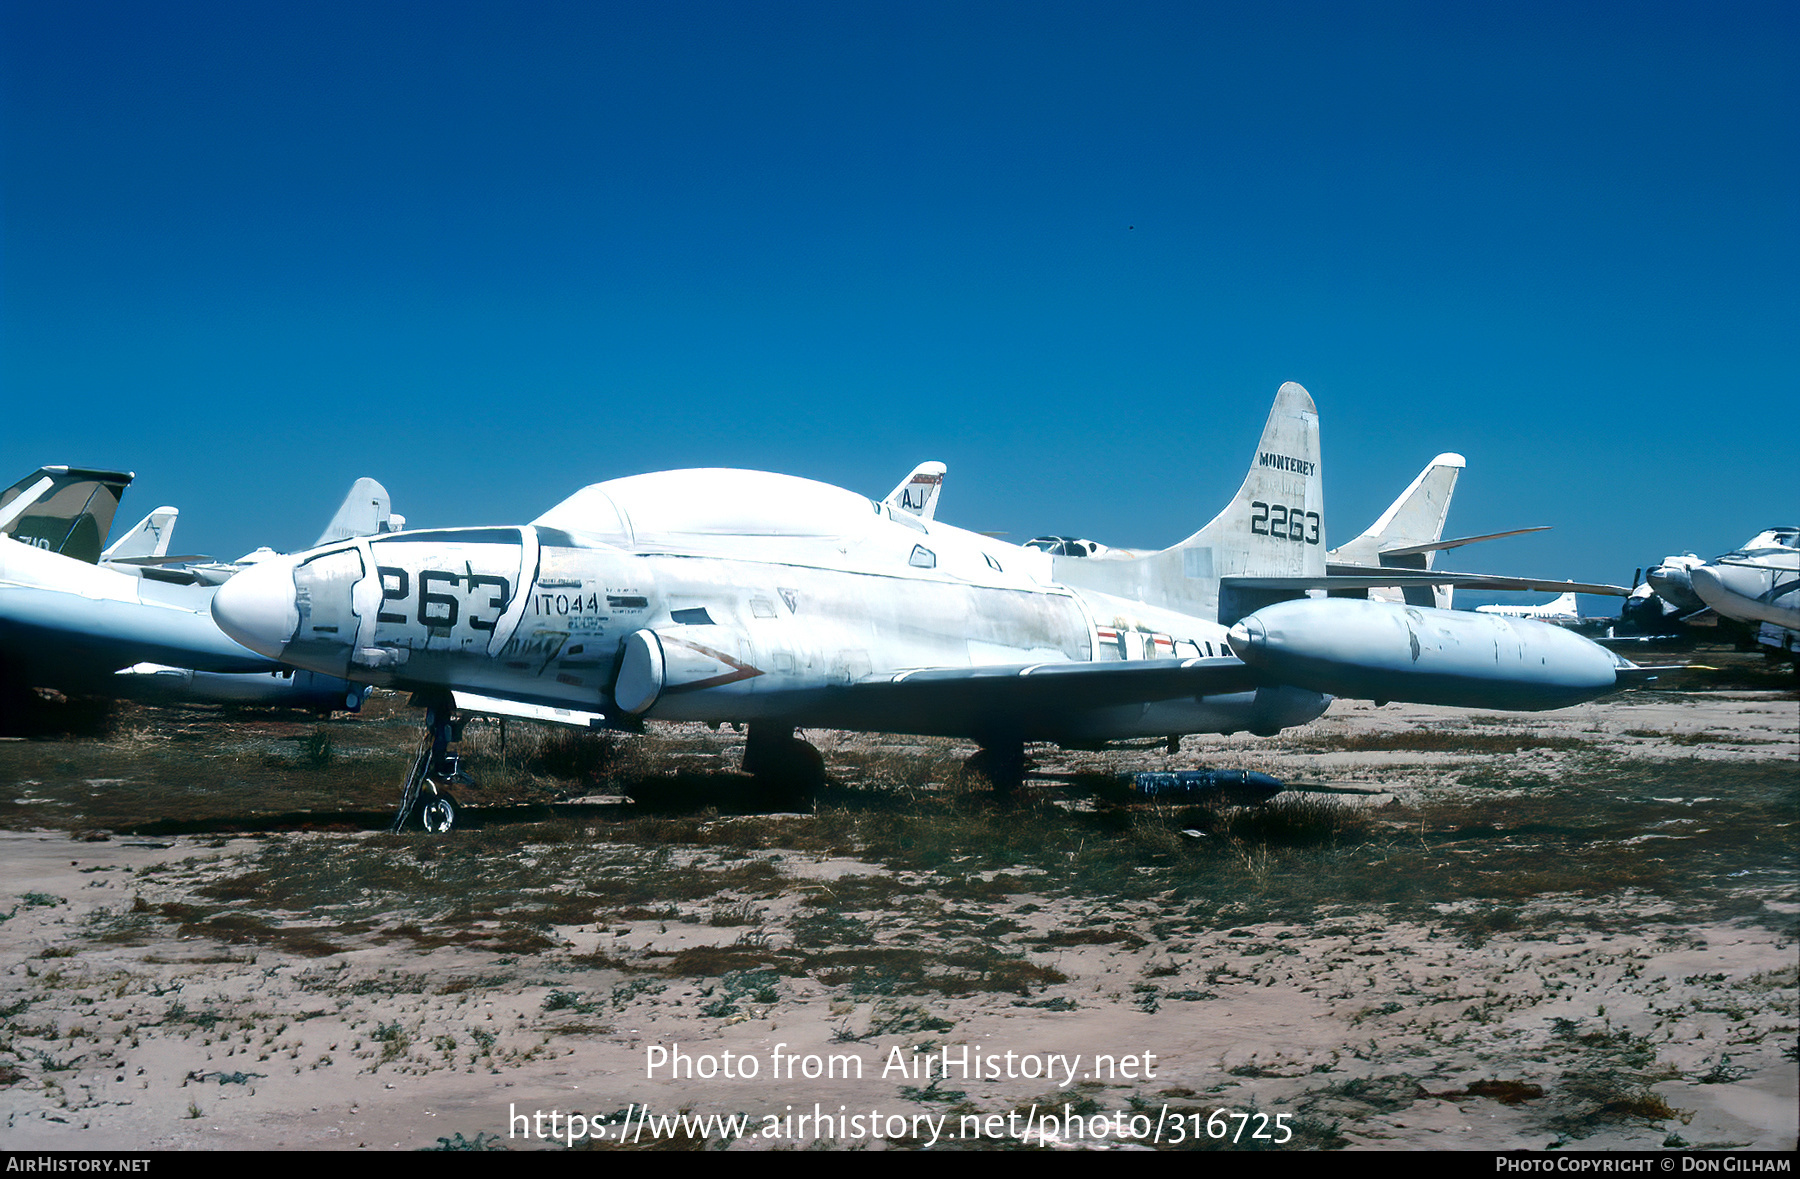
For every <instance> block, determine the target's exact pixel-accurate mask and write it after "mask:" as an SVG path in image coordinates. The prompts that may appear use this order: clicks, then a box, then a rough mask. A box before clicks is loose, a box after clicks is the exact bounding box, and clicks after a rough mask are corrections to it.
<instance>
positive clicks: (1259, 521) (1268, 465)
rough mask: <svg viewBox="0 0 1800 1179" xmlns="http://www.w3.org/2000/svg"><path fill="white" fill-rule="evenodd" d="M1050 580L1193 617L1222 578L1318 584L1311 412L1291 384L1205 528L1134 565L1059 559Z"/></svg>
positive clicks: (1308, 399) (1321, 500) (1321, 499)
mask: <svg viewBox="0 0 1800 1179" xmlns="http://www.w3.org/2000/svg"><path fill="white" fill-rule="evenodd" d="M1053 569H1054V575H1055V576H1056V578H1057V579H1058V580H1060V581H1063V582H1065V583H1066V584H1069V585H1074V586H1081V587H1087V588H1092V589H1096V590H1101V591H1103V592H1105V593H1108V594H1114V595H1117V596H1120V597H1125V598H1132V599H1135V600H1137V601H1141V602H1146V603H1149V604H1151V605H1155V606H1160V607H1163V608H1165V609H1170V610H1178V611H1180V612H1182V613H1184V614H1189V615H1193V616H1196V617H1201V618H1215V617H1217V613H1218V607H1219V579H1220V578H1221V577H1263V578H1268V577H1323V576H1324V575H1325V491H1324V481H1323V479H1322V477H1321V471H1320V450H1319V411H1318V409H1317V408H1316V407H1315V406H1314V405H1313V399H1312V396H1311V395H1310V394H1309V393H1307V391H1306V390H1305V389H1303V388H1301V387H1300V386H1299V385H1298V384H1296V383H1294V382H1293V381H1289V382H1288V383H1287V384H1285V385H1283V386H1281V389H1280V390H1279V391H1278V392H1277V393H1276V394H1275V403H1274V405H1272V406H1271V407H1270V408H1269V417H1268V421H1267V422H1266V423H1265V424H1264V425H1263V432H1262V437H1261V439H1260V440H1258V442H1257V444H1256V450H1255V452H1254V453H1253V454H1252V455H1251V458H1250V469H1249V471H1248V472H1247V473H1246V474H1245V476H1244V482H1243V484H1242V486H1240V487H1239V488H1238V491H1237V494H1236V495H1235V496H1233V497H1232V499H1231V502H1230V503H1229V504H1228V505H1226V507H1225V510H1224V511H1222V512H1220V513H1219V514H1218V515H1217V516H1215V517H1213V519H1212V521H1211V522H1210V523H1208V524H1207V525H1206V526H1205V527H1204V528H1202V529H1200V530H1199V531H1198V532H1196V533H1194V534H1193V535H1192V536H1190V537H1188V538H1187V539H1186V540H1184V541H1182V542H1181V543H1180V544H1177V545H1174V546H1173V547H1171V548H1167V549H1164V550H1162V551H1161V552H1158V553H1152V554H1150V555H1149V556H1146V557H1140V558H1137V559H1135V560H1107V561H1094V560H1087V559H1083V558H1079V557H1058V558H1056V559H1055V564H1054V566H1053Z"/></svg>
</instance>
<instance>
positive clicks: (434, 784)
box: [389, 703, 475, 835]
mask: <svg viewBox="0 0 1800 1179" xmlns="http://www.w3.org/2000/svg"><path fill="white" fill-rule="evenodd" d="M465 723H466V722H464V721H463V720H462V719H461V718H459V717H457V716H456V715H455V710H454V709H453V708H452V707H451V706H450V705H449V704H448V703H440V704H429V705H426V707H425V740H424V741H423V742H421V743H420V746H419V755H418V756H417V757H416V758H414V759H413V766H412V772H411V773H409V774H407V776H406V787H405V789H404V790H402V791H401V794H400V809H399V811H398V812H396V813H395V815H394V825H393V826H392V827H390V828H389V830H391V831H393V832H394V833H395V834H398V833H400V832H401V831H404V830H406V825H407V824H408V823H409V822H411V821H412V820H413V819H414V818H417V820H418V822H419V825H420V826H421V827H423V828H424V829H425V830H427V831H429V832H431V833H432V834H434V835H442V834H444V833H445V832H447V831H450V830H451V829H453V828H454V827H455V826H456V821H457V819H458V817H460V815H461V814H462V806H461V804H460V803H458V802H457V801H456V798H455V796H453V795H452V794H451V793H450V787H452V786H473V785H474V784H475V779H473V778H471V777H470V776H469V775H468V772H467V771H465V770H464V769H463V768H462V758H461V757H459V756H458V755H457V754H454V753H451V752H450V746H452V745H454V744H456V743H457V742H459V741H461V740H462V731H463V725H464V724H465Z"/></svg>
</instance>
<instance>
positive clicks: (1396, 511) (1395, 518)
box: [1326, 454, 1467, 610]
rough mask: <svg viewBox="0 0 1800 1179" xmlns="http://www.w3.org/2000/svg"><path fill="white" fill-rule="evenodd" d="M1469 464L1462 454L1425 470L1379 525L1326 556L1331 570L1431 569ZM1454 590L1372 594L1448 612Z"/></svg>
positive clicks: (1436, 588)
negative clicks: (1459, 482) (1452, 501)
mask: <svg viewBox="0 0 1800 1179" xmlns="http://www.w3.org/2000/svg"><path fill="white" fill-rule="evenodd" d="M1466 465H1467V460H1465V459H1464V458H1463V456H1462V455H1460V454H1440V455H1438V456H1437V457H1436V458H1434V459H1432V460H1431V462H1429V463H1428V464H1426V466H1425V469H1424V470H1423V471H1420V472H1419V476H1418V478H1416V479H1414V480H1413V481H1412V483H1411V484H1410V485H1408V487H1407V489H1406V490H1405V491H1403V492H1401V493H1400V498H1398V499H1396V500H1395V501H1394V502H1393V503H1391V504H1389V505H1388V509H1387V511H1385V512H1383V513H1381V515H1380V516H1379V517H1378V518H1377V519H1376V521H1375V523H1373V524H1371V525H1369V529H1368V531H1366V532H1364V533H1363V534H1362V535H1361V536H1359V537H1357V538H1356V539H1355V540H1352V541H1349V542H1348V543H1346V544H1344V545H1343V546H1342V547H1340V548H1336V549H1333V550H1331V552H1329V553H1327V554H1326V562H1327V564H1329V565H1331V566H1333V567H1334V568H1335V567H1340V566H1348V565H1355V566H1359V567H1370V568H1375V567H1379V568H1389V569H1413V570H1421V569H1429V568H1431V563H1432V560H1433V559H1434V558H1435V557H1436V556H1437V550H1436V549H1434V548H1432V547H1430V546H1433V545H1436V544H1437V543H1438V541H1439V540H1441V539H1442V538H1443V535H1444V519H1445V517H1446V516H1448V515H1449V514H1450V498H1451V496H1453V495H1455V494H1456V477H1457V476H1458V475H1460V474H1461V473H1462V469H1463V467H1464V466H1466ZM1451 593H1452V590H1451V587H1449V586H1422V585H1414V586H1407V587H1406V588H1405V589H1404V590H1403V591H1399V593H1398V594H1396V593H1395V592H1394V591H1383V592H1382V593H1380V594H1375V593H1373V592H1372V593H1371V595H1370V596H1372V597H1380V598H1381V599H1382V600H1384V601H1387V600H1394V599H1395V598H1396V597H1399V598H1403V599H1404V600H1405V601H1406V602H1408V603H1409V604H1411V605H1414V606H1436V607H1438V608H1439V609H1441V610H1448V609H1450V602H1451V597H1450V595H1451Z"/></svg>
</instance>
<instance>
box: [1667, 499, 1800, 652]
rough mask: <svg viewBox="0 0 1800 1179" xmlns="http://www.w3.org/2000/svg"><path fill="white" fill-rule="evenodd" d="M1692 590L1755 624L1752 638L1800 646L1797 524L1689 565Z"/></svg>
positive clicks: (1776, 646)
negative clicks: (1698, 563) (1702, 561)
mask: <svg viewBox="0 0 1800 1179" xmlns="http://www.w3.org/2000/svg"><path fill="white" fill-rule="evenodd" d="M1689 577H1690V579H1691V580H1692V584H1693V588H1694V592H1695V593H1696V594H1698V595H1699V596H1700V599H1701V601H1703V602H1705V603H1706V604H1707V606H1709V607H1711V608H1712V610H1713V612H1714V613H1716V614H1718V615H1719V616H1720V617H1721V618H1726V619H1730V620H1731V621H1733V622H1735V623H1737V624H1739V625H1740V626H1742V627H1745V628H1749V629H1754V631H1755V634H1756V642H1757V643H1758V644H1759V645H1760V646H1763V647H1766V648H1770V649H1772V650H1775V651H1781V652H1785V653H1788V654H1792V653H1794V652H1795V651H1796V650H1800V528H1771V529H1769V530H1768V531H1766V532H1761V533H1758V534H1757V535H1756V536H1754V537H1752V538H1750V540H1749V542H1748V543H1746V544H1745V545H1744V547H1743V548H1741V549H1737V550H1736V551H1734V552H1729V553H1726V554H1725V555H1724V556H1721V557H1714V558H1713V559H1712V560H1710V561H1708V562H1706V563H1705V564H1703V565H1698V566H1695V567H1694V568H1693V569H1691V570H1690V571H1689Z"/></svg>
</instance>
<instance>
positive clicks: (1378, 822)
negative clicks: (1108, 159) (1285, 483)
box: [0, 664, 1800, 1150]
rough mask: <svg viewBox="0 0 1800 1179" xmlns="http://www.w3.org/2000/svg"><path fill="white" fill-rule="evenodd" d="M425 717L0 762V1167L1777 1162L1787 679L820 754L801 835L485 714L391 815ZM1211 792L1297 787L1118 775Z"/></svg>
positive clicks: (730, 767) (788, 822) (69, 727)
mask: <svg viewBox="0 0 1800 1179" xmlns="http://www.w3.org/2000/svg"><path fill="white" fill-rule="evenodd" d="M73 713H74V710H71V714H73ZM415 725H416V720H415V719H414V718H413V716H412V715H411V714H410V713H408V712H407V711H406V710H405V709H404V708H403V707H402V702H401V701H400V700H398V699H395V698H387V699H381V698H378V699H377V700H375V701H372V702H371V706H370V708H369V709H368V710H367V711H366V713H365V714H364V715H363V716H360V717H354V718H339V719H336V720H332V721H330V722H319V721H316V720H313V719H310V718H304V717H300V718H296V717H294V716H291V715H286V714H276V713H269V714H255V713H226V714H221V713H216V712H212V711H208V710H204V709H176V708H148V707H142V706H135V705H118V706H114V707H112V708H110V709H98V710H93V711H92V714H91V715H89V714H86V713H82V714H80V715H79V716H78V717H76V719H75V720H73V721H71V722H70V723H67V724H64V725H62V726H61V729H60V731H47V732H42V733H38V734H36V735H31V736H26V737H22V738H12V739H8V740H4V741H0V774H3V775H4V781H5V783H6V788H5V790H4V791H0V795H3V796H4V797H0V828H4V830H0V849H3V859H0V864H3V865H4V867H3V868H0V873H3V878H0V1014H3V1015H4V1023H3V1025H0V1117H3V1121H0V1126H3V1129H0V1147H4V1148H6V1149H12V1150H64V1149H67V1150H73V1149H108V1150H196V1149H245V1148H250V1149H367V1150H392V1149H403V1150H414V1149H434V1148H451V1149H461V1148H469V1149H492V1148H505V1149H513V1150H519V1149H538V1150H545V1149H566V1148H567V1147H569V1146H570V1145H573V1146H575V1147H578V1148H588V1149H732V1150H756V1149H806V1148H821V1147H822V1148H842V1149H919V1148H935V1149H946V1148H956V1149H978V1148H979V1149H1040V1148H1049V1149H1058V1148H1060V1149H1144V1148H1153V1149H1154V1148H1161V1149H1171V1148H1173V1149H1194V1148H1200V1149H1212V1148H1224V1149H1233V1148H1236V1149H1246V1148H1274V1149H1357V1148H1405V1149H1434V1150H1444V1149H1452V1150H1455V1149H1480V1150H1493V1149H1513V1148H1525V1149H1542V1148H1546V1147H1564V1148H1568V1149H1589V1150H1592V1149H1620V1148H1629V1149H1644V1148H1659V1147H1693V1148H1714V1149H1742V1148H1758V1149H1792V1148H1794V1146H1795V1145H1796V1106H1797V1096H1800V1080H1797V1074H1796V1069H1797V1067H1800V1060H1797V1057H1800V1015H1797V1012H1796V981H1797V979H1796V975H1797V972H1800V956H1797V953H1796V925H1795V918H1796V913H1797V912H1800V893H1797V890H1796V872H1795V869H1796V860H1795V850H1796V833H1797V832H1796V823H1797V822H1800V805H1797V803H1800V694H1797V693H1796V692H1795V691H1794V689H1793V680H1792V676H1791V674H1781V673H1766V672H1762V671H1760V670H1758V669H1756V668H1754V667H1750V666H1749V665H1747V664H1746V665H1743V666H1741V667H1737V668H1736V670H1733V669H1732V668H1730V667H1727V668H1725V669H1724V670H1722V671H1719V672H1711V673H1708V672H1690V673H1687V674H1685V675H1682V676H1680V677H1675V678H1673V679H1669V680H1666V681H1664V682H1663V683H1662V684H1661V686H1659V687H1657V688H1656V689H1654V690H1648V691H1639V692H1634V693H1628V694H1625V695H1621V696H1618V697H1614V698H1611V699H1609V700H1607V701H1604V702H1601V703H1596V704H1590V705H1584V706H1581V707H1577V708H1571V709H1565V710H1561V711H1558V712H1552V713H1537V714H1519V713H1498V712H1468V711H1458V710H1448V709H1435V708H1425V707H1417V706H1410V705H1389V706H1386V707H1380V708H1377V707H1375V706H1373V705H1367V704H1355V703H1348V702H1343V701H1339V702H1337V703H1335V704H1334V705H1333V706H1332V708H1331V710H1330V711H1329V712H1328V713H1327V714H1326V715H1325V717H1323V718H1322V719H1321V720H1319V721H1318V722H1315V723H1314V724H1312V725H1309V726H1306V727H1305V728H1301V729H1296V730H1291V731H1289V732H1287V733H1285V734H1283V735H1282V736H1280V737H1278V738H1273V739H1258V738H1253V737H1250V736H1247V735H1238V736H1230V737H1189V738H1186V739H1185V740H1183V741H1182V742H1181V745H1180V749H1179V751H1178V752H1174V753H1170V752H1168V751H1167V750H1166V749H1165V748H1164V747H1163V746H1162V745H1160V744H1155V745H1151V746H1148V747H1145V748H1139V749H1126V750H1109V751H1105V752H1074V751H1061V750H1057V749H1054V748H1050V747H1034V748H1033V750H1032V756H1033V757H1034V759H1035V760H1036V762H1037V770H1038V774H1039V776H1037V777H1034V779H1033V780H1032V781H1031V783H1029V785H1028V788H1027V789H1026V790H1024V791H1023V792H1021V794H1020V796H1019V797H1017V798H1015V799H1014V800H1012V801H1010V802H1003V801H1001V800H997V799H995V798H994V796H993V795H992V793H991V791H989V790H987V789H986V788H985V783H983V782H981V781H980V780H979V779H975V780H968V779H966V778H965V776H964V775H963V774H962V773H961V772H960V768H959V767H960V763H961V760H962V759H963V758H964V757H966V756H967V755H968V754H969V753H970V752H972V749H971V748H970V747H968V746H962V745H958V744H957V743H955V742H949V741H938V740H922V739H910V738H890V737H870V736H855V735H850V734H838V733H828V732H811V733H807V734H805V735H806V736H807V737H808V738H809V739H811V740H813V741H814V743H815V744H817V745H818V747H819V748H820V749H821V751H822V752H823V753H824V756H825V760H826V764H827V768H828V772H829V775H830V778H831V784H830V786H829V787H828V788H827V789H826V790H824V791H822V792H821V793H820V794H819V795H818V796H817V798H816V800H814V801H813V802H812V803H811V805H810V806H809V807H808V809H806V810H804V811H801V810H788V809H780V808H784V807H789V806H791V805H792V804H791V802H788V801H784V800H780V799H766V798H759V797H758V796H757V795H756V794H755V792H754V791H752V790H751V788H750V786H749V779H747V778H745V777H744V776H742V775H741V774H739V773H738V772H737V769H736V767H737V764H738V760H739V758H740V757H741V751H742V737H741V736H740V735H738V734H735V733H733V732H732V731H731V730H730V729H729V728H726V729H723V730H720V731H713V730H709V729H706V728H704V727H700V726H674V727H664V728H656V729H653V731H652V732H651V733H649V734H646V735H643V736H598V735H596V736H587V735H583V736H572V735H564V734H559V733H554V732H548V731H544V730H539V729H535V728H532V727H529V726H522V725H514V726H512V727H510V728H507V729H503V728H502V727H501V726H499V725H497V724H494V723H483V722H476V723H472V724H471V726H470V728H469V733H468V738H467V741H466V746H467V749H468V752H469V758H468V766H469V768H470V769H471V770H472V771H473V773H474V774H475V776H476V777H477V778H478V779H479V780H480V781H481V783H482V786H481V789H479V790H474V791H470V792H469V793H468V794H467V795H466V796H465V797H464V798H463V801H464V802H465V804H467V811H466V819H467V822H466V823H465V825H464V826H463V827H461V828H460V829H459V830H457V831H455V832H453V833H451V834H449V835H444V836H433V835H426V834H424V833H421V832H409V833H405V834H399V835H393V834H388V833H387V832H386V830H385V826H386V820H387V815H386V810H387V808H390V807H391V806H392V804H393V802H394V800H395V796H396V795H397V793H398V784H399V782H400V780H401V777H402V775H403V774H404V769H405V764H406V760H407V758H408V757H409V756H410V754H411V752H412V750H413V747H414V745H415V743H416V740H417V730H416V728H415V727H414V726H415ZM1200 766H1207V767H1220V768H1249V769H1257V770H1262V771H1264V772H1267V773H1271V774H1274V775H1276V776H1277V777H1280V778H1282V779H1283V780H1284V781H1288V782H1291V783H1296V784H1299V785H1301V786H1303V787H1305V789H1303V790H1299V791H1296V792H1293V793H1288V794H1283V795H1281V796H1280V797H1279V798H1277V799H1276V800H1275V801H1274V802H1273V803H1272V804H1270V805H1267V806H1263V807H1241V808H1240V807H1232V806H1227V805H1221V804H1207V803H1204V802H1183V803H1171V802H1166V801H1163V802H1158V801H1156V800H1144V799H1143V798H1141V796H1136V795H1134V794H1133V793H1132V792H1131V791H1130V790H1128V789H1127V788H1126V787H1125V785H1124V784H1123V783H1124V781H1125V779H1123V778H1122V775H1126V774H1128V773H1130V772H1132V771H1136V770H1148V769H1164V768H1194V767H1200ZM571 1114H573V1115H576V1117H575V1118H571V1116H570V1115H571ZM552 1115H554V1116H552Z"/></svg>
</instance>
